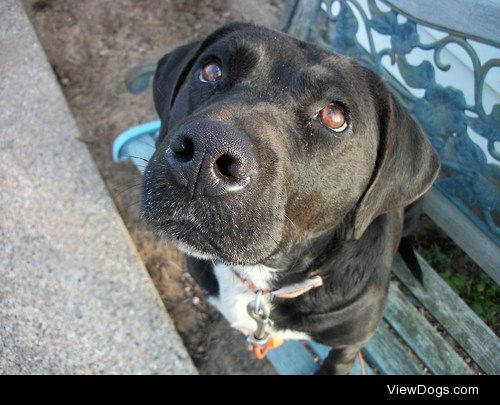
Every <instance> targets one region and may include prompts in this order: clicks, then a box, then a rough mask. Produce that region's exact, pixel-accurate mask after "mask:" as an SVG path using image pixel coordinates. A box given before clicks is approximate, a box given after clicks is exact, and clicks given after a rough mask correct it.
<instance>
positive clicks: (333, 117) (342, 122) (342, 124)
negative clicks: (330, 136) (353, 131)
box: [318, 103, 347, 132]
mask: <svg viewBox="0 0 500 405" xmlns="http://www.w3.org/2000/svg"><path fill="white" fill-rule="evenodd" d="M318 115H319V119H320V120H321V122H322V123H323V125H324V126H326V127H328V128H330V129H331V130H332V131H335V132H342V131H344V130H345V129H346V128H347V118H346V115H345V113H344V110H343V109H342V107H341V106H339V105H338V104H336V103H330V104H328V105H327V106H326V107H323V109H322V110H321V111H320V112H319V114H318Z"/></svg>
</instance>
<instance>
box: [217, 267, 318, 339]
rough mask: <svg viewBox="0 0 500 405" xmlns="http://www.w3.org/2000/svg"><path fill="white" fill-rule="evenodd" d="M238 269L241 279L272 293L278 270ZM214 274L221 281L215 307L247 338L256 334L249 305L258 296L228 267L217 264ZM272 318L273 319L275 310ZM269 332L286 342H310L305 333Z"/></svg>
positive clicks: (274, 330) (264, 268) (235, 268)
mask: <svg viewBox="0 0 500 405" xmlns="http://www.w3.org/2000/svg"><path fill="white" fill-rule="evenodd" d="M234 270H235V271H236V272H237V273H238V274H239V275H240V277H241V278H243V279H245V280H247V281H249V282H250V283H251V284H253V285H254V286H255V287H257V288H258V289H262V290H269V284H270V282H271V281H272V280H273V278H274V277H275V274H276V270H274V269H272V268H269V267H266V266H262V265H257V266H236V267H234ZM214 273H215V277H216V278H217V281H218V282H219V297H217V298H215V297H211V298H209V302H210V303H211V304H212V305H214V306H215V307H216V308H217V309H218V310H219V311H220V312H221V313H222V315H224V317H225V318H226V319H227V321H228V322H229V324H230V325H231V326H232V327H233V328H235V329H238V330H239V331H241V332H243V333H244V334H245V335H246V336H248V335H251V334H253V332H254V331H255V327H256V323H255V321H254V320H253V319H252V318H251V317H250V315H248V313H247V305H248V303H249V302H250V301H252V300H253V299H254V298H255V294H254V293H253V292H252V291H250V290H249V289H248V288H247V287H245V286H244V285H243V283H242V281H241V280H240V279H239V278H238V277H237V276H236V275H235V274H234V273H233V271H231V269H229V268H228V266H226V265H225V264H222V263H215V264H214ZM268 305H270V308H271V319H272V307H273V305H272V304H271V303H269V301H268ZM269 332H270V333H271V334H272V335H274V336H276V335H277V336H279V337H281V338H282V339H309V336H307V335H306V334H305V333H303V332H297V331H292V330H289V329H286V330H276V329H273V328H270V329H269Z"/></svg>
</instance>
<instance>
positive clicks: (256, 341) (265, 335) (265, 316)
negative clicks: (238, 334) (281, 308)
mask: <svg viewBox="0 0 500 405" xmlns="http://www.w3.org/2000/svg"><path fill="white" fill-rule="evenodd" d="M247 312H248V315H250V317H251V318H252V319H253V320H254V321H255V322H256V323H257V327H256V329H255V332H254V333H253V335H250V336H248V338H247V342H248V344H249V345H251V346H254V345H259V346H265V345H266V343H267V342H268V341H269V332H267V331H266V329H267V325H269V326H272V325H273V321H272V319H271V318H270V315H271V310H270V309H269V306H268V305H267V304H266V303H265V302H264V301H263V299H262V291H257V293H256V294H255V298H254V299H253V300H252V301H250V302H249V303H248V305H247Z"/></svg>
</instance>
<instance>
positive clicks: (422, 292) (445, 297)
mask: <svg viewBox="0 0 500 405" xmlns="http://www.w3.org/2000/svg"><path fill="white" fill-rule="evenodd" d="M417 257H418V260H419V262H420V266H421V267H422V272H423V276H424V277H423V278H424V285H423V286H422V285H421V284H420V283H419V281H418V280H416V279H415V277H414V276H413V275H412V274H411V273H410V271H409V270H408V268H407V267H406V266H405V264H404V263H403V261H402V260H401V258H400V257H399V256H397V257H396V259H395V261H394V266H393V271H394V273H395V274H396V276H397V277H398V278H399V280H401V282H402V283H403V284H404V285H405V286H406V287H407V288H408V289H409V290H410V291H411V292H412V294H413V295H414V296H415V297H416V298H417V299H418V300H419V301H420V302H421V303H422V305H423V306H424V307H425V308H426V309H427V310H428V311H429V312H430V313H431V314H432V316H433V317H434V318H435V319H436V320H437V321H438V322H439V323H440V324H441V325H442V326H443V327H444V328H445V329H446V331H447V332H448V333H449V334H450V336H452V337H453V338H454V339H455V340H456V341H457V342H458V343H459V344H460V345H461V346H462V348H463V349H464V350H465V351H466V352H467V353H468V354H469V356H470V357H471V358H472V359H473V360H474V361H475V362H476V363H477V364H478V366H479V367H480V368H481V369H482V370H483V371H484V372H486V373H487V374H500V339H498V337H497V336H496V335H495V334H494V333H493V331H492V330H491V329H490V328H489V327H488V326H487V325H486V324H485V323H484V322H483V321H482V320H481V319H480V318H479V317H478V316H477V315H476V314H475V313H474V312H473V311H472V310H471V309H470V308H469V307H468V306H467V304H466V303H465V302H464V301H463V300H462V299H461V298H460V297H459V296H458V294H456V293H455V292H454V291H453V290H452V289H451V288H450V287H449V286H448V284H446V282H445V281H444V280H443V279H442V278H441V277H440V276H439V275H438V274H437V273H436V272H435V271H434V270H433V269H432V267H431V266H429V264H427V262H426V261H425V260H424V259H423V258H422V257H421V256H420V255H418V254H417ZM425 286H429V288H426V287H425Z"/></svg>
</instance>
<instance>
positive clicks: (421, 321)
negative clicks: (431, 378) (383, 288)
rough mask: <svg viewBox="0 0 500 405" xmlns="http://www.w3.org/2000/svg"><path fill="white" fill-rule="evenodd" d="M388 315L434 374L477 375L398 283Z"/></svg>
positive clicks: (391, 293)
mask: <svg viewBox="0 0 500 405" xmlns="http://www.w3.org/2000/svg"><path fill="white" fill-rule="evenodd" d="M384 318H385V320H386V321H387V322H388V323H389V324H390V325H391V326H392V328H393V329H394V330H395V331H396V332H397V333H398V334H399V336H401V338H403V340H404V341H405V343H406V344H407V345H408V346H409V347H410V348H411V349H412V350H413V352H414V353H415V354H416V355H417V356H418V357H419V358H420V360H421V361H422V363H424V364H425V365H426V366H427V367H428V368H429V370H430V371H431V372H432V373H433V374H474V372H473V371H472V370H471V368H470V367H468V366H467V364H466V363H465V361H464V360H463V359H462V358H461V357H460V356H459V355H458V354H457V353H456V352H455V350H454V349H453V348H452V347H451V346H450V345H449V344H448V342H446V340H445V339H443V338H442V337H441V336H440V335H439V333H438V331H437V330H436V329H435V328H433V327H432V326H431V324H430V323H429V322H428V321H427V319H425V317H424V316H423V315H422V314H420V312H419V311H418V310H417V309H416V308H415V307H414V306H413V305H412V304H411V303H409V302H408V297H406V296H405V295H404V294H403V293H402V292H401V291H400V290H399V288H398V287H397V286H396V285H395V284H394V283H391V286H390V289H389V302H388V305H387V308H386V310H385V313H384Z"/></svg>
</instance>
